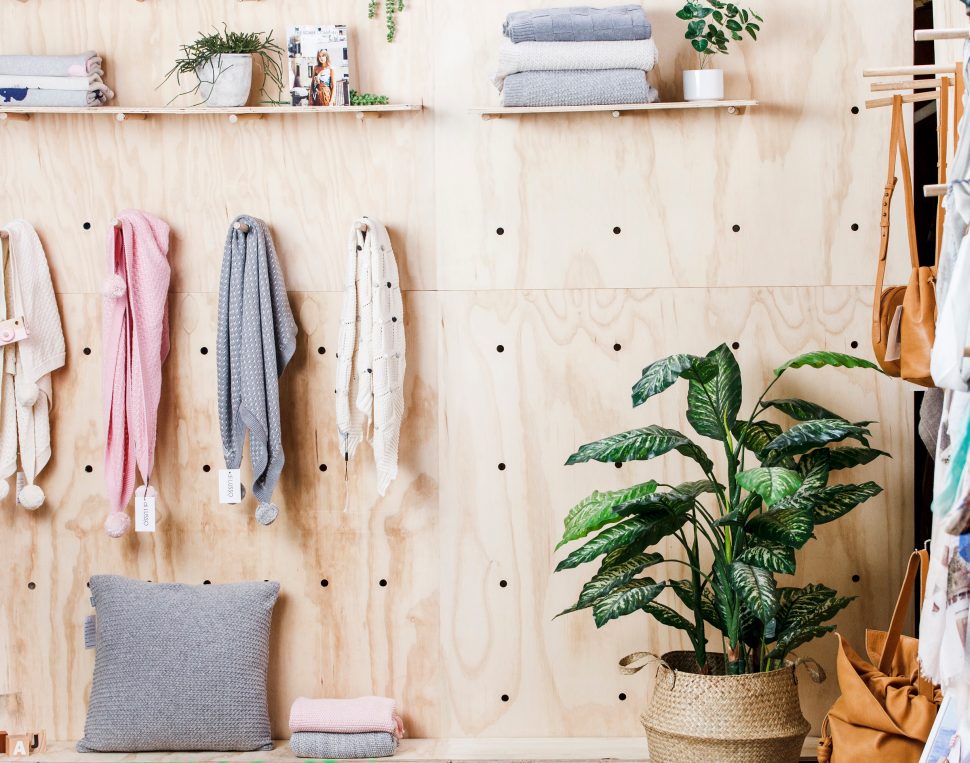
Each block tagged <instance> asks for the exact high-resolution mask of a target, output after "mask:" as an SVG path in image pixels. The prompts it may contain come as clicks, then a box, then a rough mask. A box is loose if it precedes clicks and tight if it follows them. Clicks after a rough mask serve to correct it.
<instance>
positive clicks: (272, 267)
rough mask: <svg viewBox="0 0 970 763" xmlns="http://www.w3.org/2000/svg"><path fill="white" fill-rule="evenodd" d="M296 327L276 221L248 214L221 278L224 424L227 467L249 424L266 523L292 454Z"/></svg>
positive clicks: (234, 461) (219, 370)
mask: <svg viewBox="0 0 970 763" xmlns="http://www.w3.org/2000/svg"><path fill="white" fill-rule="evenodd" d="M237 224H238V225H239V228H238V229H237V228H236V225H237ZM296 332H297V328H296V321H295V320H294V319H293V313H292V312H291V310H290V302H289V299H288V297H287V294H286V284H285V283H284V282H283V273H282V271H281V270H280V263H279V260H278V259H277V256H276V247H275V246H274V245H273V238H272V236H270V233H269V228H268V227H267V226H266V223H264V222H263V221H262V220H259V219H257V218H255V217H250V216H249V215H240V216H239V217H237V218H236V219H235V221H234V222H233V225H232V226H230V228H229V234H228V236H227V237H226V248H225V253H224V255H223V259H222V276H221V278H220V281H219V333H218V338H217V340H216V374H217V377H218V385H219V429H220V431H221V433H222V450H223V455H224V457H225V460H226V468H227V469H238V468H239V465H240V464H241V463H242V456H243V444H244V442H245V439H246V432H247V431H248V432H249V456H250V460H251V462H252V468H253V495H255V496H256V498H257V499H258V501H259V505H258V506H257V508H256V520H257V521H258V522H259V523H260V524H263V525H268V524H272V523H273V521H274V520H275V519H276V517H277V516H278V515H279V509H278V508H277V507H276V505H275V504H273V503H272V498H273V489H274V488H275V487H276V482H277V480H279V478H280V473H281V472H282V471H283V461H284V458H283V435H282V427H281V423H280V387H279V377H280V375H281V374H282V373H283V369H285V368H286V365H287V363H289V362H290V359H291V358H292V357H293V353H294V352H296Z"/></svg>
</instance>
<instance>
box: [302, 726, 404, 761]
mask: <svg viewBox="0 0 970 763" xmlns="http://www.w3.org/2000/svg"><path fill="white" fill-rule="evenodd" d="M290 747H291V748H292V749H293V753H294V754H295V755H296V756H297V757H298V758H321V759H324V760H342V759H347V758H386V757H388V756H390V755H393V754H394V751H395V750H397V737H395V736H394V735H393V734H388V733H387V732H386V731H372V732H368V733H366V734H330V733H325V732H318V731H294V732H293V736H291V737H290Z"/></svg>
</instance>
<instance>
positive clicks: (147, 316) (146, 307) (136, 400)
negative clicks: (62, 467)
mask: <svg viewBox="0 0 970 763" xmlns="http://www.w3.org/2000/svg"><path fill="white" fill-rule="evenodd" d="M168 235H169V227H168V225H167V224H166V223H165V222H164V221H162V220H159V219H158V218H157V217H154V216H153V215H150V214H148V213H147V212H139V211H138V210H134V209H128V210H125V211H124V212H122V213H121V214H119V215H118V226H117V227H114V228H112V230H111V232H110V233H109V234H108V252H107V270H108V273H109V275H108V276H107V278H106V279H105V282H104V287H103V294H104V309H103V314H102V345H103V347H102V350H103V353H104V360H103V365H102V371H101V388H102V391H103V395H104V419H105V446H104V467H105V468H104V472H105V480H106V482H107V489H108V500H109V502H110V504H111V514H110V515H109V516H108V518H107V520H106V521H105V524H104V527H105V531H106V532H107V533H108V535H110V536H111V537H113V538H118V537H121V536H122V535H124V534H125V533H126V532H128V530H129V529H130V527H131V519H130V518H129V517H128V515H127V514H126V513H125V508H126V507H127V505H128V501H129V500H131V496H132V492H133V491H134V488H135V469H136V468H137V470H138V471H139V472H140V473H141V477H142V480H143V481H144V485H143V486H141V487H139V496H141V495H146V496H154V488H153V487H150V486H149V485H148V481H149V478H150V477H151V473H152V467H153V466H154V462H155V435H156V429H157V422H158V402H159V399H160V398H161V394H162V363H164V361H165V358H166V357H167V356H168V349H169V336H168V284H169V280H170V278H171V267H170V266H169V262H168Z"/></svg>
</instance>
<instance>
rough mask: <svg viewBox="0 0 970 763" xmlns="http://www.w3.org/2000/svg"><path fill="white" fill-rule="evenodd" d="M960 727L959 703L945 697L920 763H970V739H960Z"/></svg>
mask: <svg viewBox="0 0 970 763" xmlns="http://www.w3.org/2000/svg"><path fill="white" fill-rule="evenodd" d="M959 726H960V715H959V713H958V711H957V703H956V702H954V701H953V698H952V697H944V698H943V704H941V705H940V712H939V713H937V714H936V721H935V722H934V723H933V729H932V731H930V738H929V739H927V740H926V747H924V748H923V754H922V755H921V756H920V759H919V763H970V739H961V738H960V735H959V734H958V733H957V730H958V728H959Z"/></svg>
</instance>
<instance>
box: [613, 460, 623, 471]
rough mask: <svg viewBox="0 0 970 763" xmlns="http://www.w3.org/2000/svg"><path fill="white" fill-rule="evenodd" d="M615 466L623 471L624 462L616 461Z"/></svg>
mask: <svg viewBox="0 0 970 763" xmlns="http://www.w3.org/2000/svg"><path fill="white" fill-rule="evenodd" d="M613 466H615V467H616V468H617V469H622V468H623V462H622V461H614V462H613Z"/></svg>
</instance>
